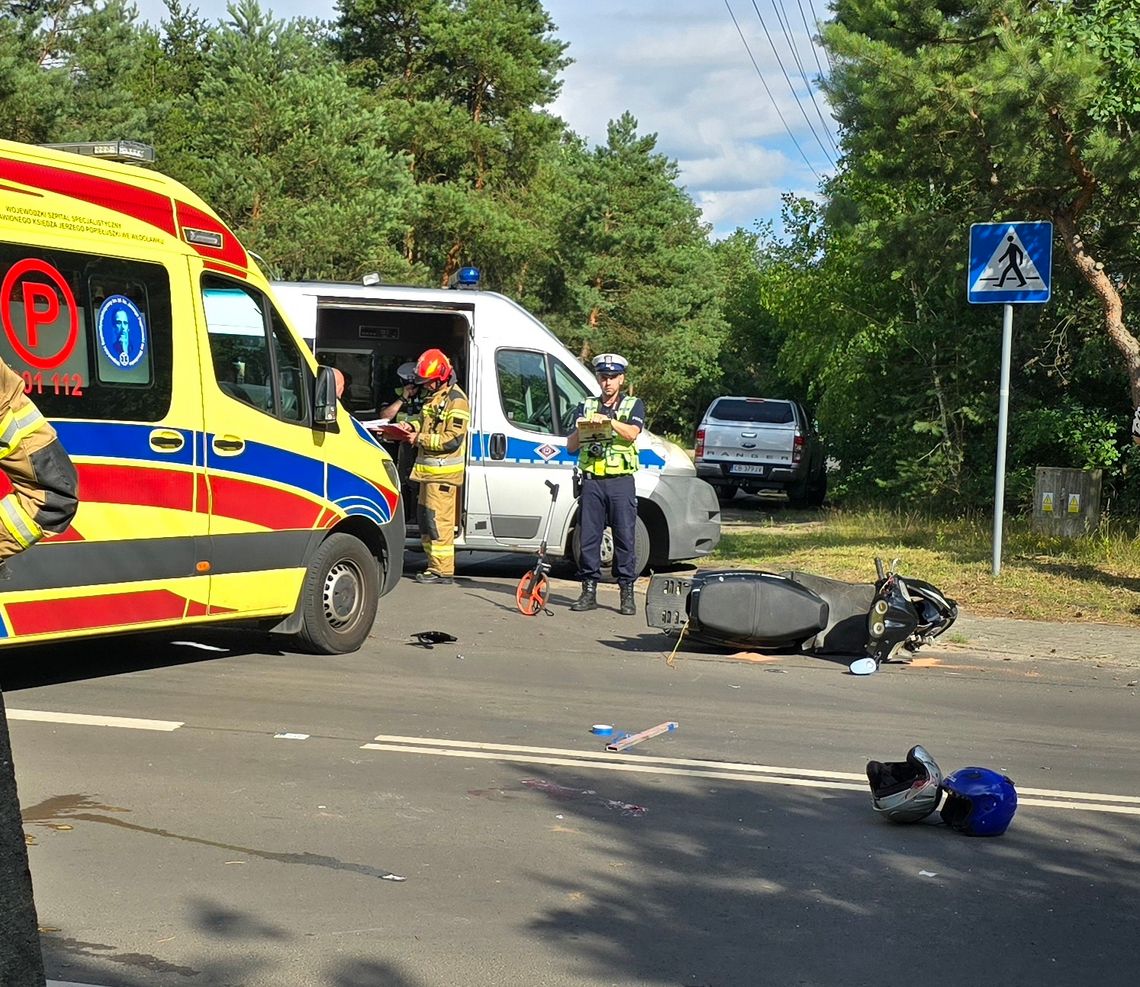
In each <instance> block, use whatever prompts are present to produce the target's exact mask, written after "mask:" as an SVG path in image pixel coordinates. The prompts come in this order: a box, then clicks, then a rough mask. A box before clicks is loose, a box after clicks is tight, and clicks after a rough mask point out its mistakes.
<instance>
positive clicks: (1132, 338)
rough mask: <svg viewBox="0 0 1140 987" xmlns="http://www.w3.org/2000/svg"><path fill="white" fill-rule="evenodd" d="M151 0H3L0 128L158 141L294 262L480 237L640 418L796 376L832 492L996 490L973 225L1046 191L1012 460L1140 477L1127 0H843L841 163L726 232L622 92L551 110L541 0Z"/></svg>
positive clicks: (1026, 213)
mask: <svg viewBox="0 0 1140 987" xmlns="http://www.w3.org/2000/svg"><path fill="white" fill-rule="evenodd" d="M166 3H167V15H166V17H165V18H164V19H163V21H162V23H161V24H160V25H159V26H158V27H152V26H150V25H147V24H142V23H139V21H138V18H137V14H136V11H135V8H134V7H133V5H132V4H131V3H129V2H127V0H7V2H5V3H3V6H2V7H0V135H3V136H4V137H9V138H14V139H17V140H23V141H30V142H37V143H46V142H60V141H66V140H94V139H105V138H110V137H118V138H123V139H134V140H142V141H146V142H148V143H151V144H153V145H154V147H155V148H156V151H157V155H158V164H159V167H160V168H162V170H164V171H166V172H167V173H169V174H171V175H173V176H174V177H176V178H179V179H181V180H182V181H184V182H186V184H188V185H189V186H190V187H192V188H193V189H195V190H196V191H197V192H199V193H200V194H201V195H202V196H203V197H204V198H205V199H206V200H207V201H209V202H210V203H211V204H212V205H213V206H214V207H215V208H216V209H218V211H219V212H220V213H221V215H222V216H223V218H225V219H226V221H227V222H228V223H230V225H231V226H233V228H234V229H235V231H236V232H237V233H238V235H239V236H240V237H241V238H242V240H243V242H245V243H246V244H247V245H248V246H249V247H250V248H251V249H252V250H254V251H256V252H257V253H258V255H259V256H261V257H263V258H265V259H266V261H267V263H268V266H269V268H270V270H271V272H272V273H273V274H276V275H279V276H287V277H296V278H310V277H312V278H335V279H356V278H358V277H359V276H360V275H361V274H362V273H364V272H367V271H373V270H375V271H378V272H380V273H381V274H382V275H384V276H385V277H386V278H388V279H392V280H401V281H405V282H409V283H421V284H440V283H443V282H445V281H446V279H447V277H448V275H449V274H450V273H451V272H453V271H454V270H455V269H456V268H457V267H458V266H460V265H461V264H468V263H474V264H477V265H478V266H479V267H481V268H482V269H483V272H484V277H485V283H486V284H487V286H488V287H491V288H494V289H497V290H501V291H504V292H505V293H507V294H508V295H510V296H511V297H514V298H516V299H518V300H519V301H520V302H521V303H522V304H524V305H526V306H527V307H528V308H529V309H531V310H532V311H535V312H536V313H537V314H539V315H540V316H541V317H542V318H543V319H544V321H546V323H547V324H548V325H550V326H551V327H552V329H553V330H554V331H555V332H556V333H557V334H558V335H559V336H560V337H561V338H562V339H563V340H564V341H566V342H567V344H568V345H569V346H571V348H572V349H574V350H575V351H577V352H578V353H579V354H580V355H581V356H582V358H583V359H587V358H588V357H589V356H591V355H593V354H595V353H597V352H600V351H604V350H618V351H620V352H622V353H624V354H625V355H626V356H627V357H629V358H630V360H631V373H630V379H631V382H632V384H633V385H634V387H635V388H636V390H637V391H638V393H639V394H641V396H643V397H644V398H645V399H646V402H647V405H648V407H649V411H650V416H651V424H652V426H653V427H655V428H657V429H659V430H667V431H672V432H677V433H681V434H691V432H692V429H693V426H694V424H695V422H696V420H697V419H698V418H699V416H700V414H701V412H702V411H703V409H704V407H705V406H706V405H707V403H708V401H709V400H710V399H711V398H712V397H714V396H716V395H717V394H719V393H726V392H736V393H752V394H764V395H771V396H785V397H794V398H798V399H800V400H802V401H805V402H806V403H807V404H808V405H809V407H812V408H814V409H815V410H816V412H817V417H818V420H819V423H820V425H821V428H822V429H823V431H824V433H825V436H826V438H827V439H828V441H829V445H830V452H831V455H832V457H833V459H834V460H836V461H837V462H838V464H839V467H840V468H839V470H838V471H837V475H836V476H835V477H834V479H833V483H832V489H833V490H834V491H836V492H837V493H838V494H840V495H842V494H844V493H847V494H860V495H873V496H879V497H889V498H892V499H896V500H897V499H898V498H900V497H906V498H912V499H917V500H920V501H921V502H923V503H927V504H929V503H942V504H947V505H950V506H952V507H953V506H956V507H966V506H970V505H974V504H979V503H983V502H984V501H985V500H986V499H987V497H988V496H989V495H990V494H989V492H990V491H991V490H992V484H993V460H994V433H995V429H996V417H997V391H998V359H999V346H1000V338H999V336H1000V331H999V323H1000V316H999V312H998V310H997V309H996V308H995V307H986V306H982V307H973V306H970V305H968V304H967V303H966V300H965V291H964V288H965V284H964V282H965V277H966V271H965V266H966V252H967V251H966V243H967V234H968V227H969V225H970V224H971V223H973V222H982V221H991V220H995V221H996V220H1005V219H1034V218H1044V219H1050V220H1052V221H1053V223H1054V225H1055V229H1056V231H1057V243H1056V253H1057V254H1058V262H1057V263H1056V264H1055V265H1054V279H1053V297H1052V300H1051V301H1050V303H1049V304H1048V305H1045V306H1022V307H1021V308H1020V309H1019V310H1018V314H1017V322H1016V333H1015V341H1014V353H1013V357H1014V368H1015V373H1014V387H1013V393H1012V396H1011V420H1010V442H1009V470H1008V482H1007V491H1008V493H1009V494H1010V496H1011V498H1012V499H1014V500H1015V502H1021V503H1024V502H1025V500H1026V498H1027V496H1028V492H1029V490H1030V488H1031V485H1032V481H1033V467H1034V466H1035V465H1038V464H1040V465H1054V466H1058V465H1059V466H1075V467H1087V468H1099V469H1103V470H1105V471H1106V474H1107V479H1108V486H1109V490H1110V491H1111V496H1112V497H1113V498H1114V503H1116V504H1117V505H1118V506H1120V507H1123V506H1124V505H1125V503H1126V502H1127V498H1128V497H1129V496H1131V497H1133V498H1134V499H1135V500H1136V501H1137V502H1138V505H1140V481H1138V480H1137V479H1136V473H1137V472H1138V471H1140V450H1137V449H1133V448H1132V447H1131V446H1129V445H1127V441H1126V440H1127V437H1126V425H1127V421H1128V417H1129V413H1130V408H1131V404H1130V402H1131V401H1137V400H1140V346H1138V345H1137V339H1136V329H1135V320H1134V318H1133V317H1132V315H1131V312H1130V308H1129V305H1130V300H1131V298H1132V295H1133V292H1134V288H1133V285H1134V284H1135V281H1136V277H1137V259H1136V258H1137V256H1138V252H1140V241H1138V237H1140V232H1138V231H1140V181H1138V180H1140V140H1137V139H1136V137H1137V134H1136V131H1137V125H1138V124H1140V6H1138V5H1137V4H1135V3H1134V2H1132V0H834V2H833V3H832V5H831V9H832V11H833V13H834V18H833V20H832V21H831V22H830V23H829V24H828V25H826V26H825V28H824V31H823V37H824V41H825V44H826V46H827V47H828V49H829V55H830V64H831V66H832V70H831V72H830V73H829V76H828V78H827V79H826V80H824V85H825V88H826V91H827V93H828V96H829V99H830V101H831V105H832V107H833V108H834V111H835V113H836V115H837V118H838V120H839V123H840V126H841V140H842V152H843V153H842V157H841V160H840V164H839V167H838V169H837V171H836V173H835V174H834V175H833V176H832V177H831V178H830V179H829V180H828V181H826V182H825V183H824V184H823V186H822V188H821V195H820V196H819V197H818V198H795V197H792V196H788V197H787V198H786V199H785V208H784V217H783V224H782V227H783V229H782V232H781V234H780V236H779V237H777V236H776V235H775V234H774V233H773V230H772V228H771V227H769V226H760V227H757V228H756V229H754V230H752V231H745V230H738V231H736V233H735V234H733V235H732V236H729V237H727V238H725V239H723V240H721V241H720V242H716V243H713V242H711V241H710V236H709V230H708V229H707V228H706V227H705V226H704V225H702V222H701V219H700V214H699V211H698V210H697V208H696V207H695V205H694V204H693V202H692V200H691V199H690V198H689V197H688V195H687V194H686V193H685V192H684V191H683V190H682V189H680V188H679V187H678V185H677V179H678V169H677V164H676V162H674V161H672V160H670V159H669V158H668V157H667V156H665V155H663V154H661V153H660V151H659V150H658V148H657V141H656V137H655V135H653V134H645V133H641V132H639V130H638V126H637V121H636V119H635V117H634V116H633V115H632V114H631V113H626V114H624V115H622V116H621V117H619V118H618V119H616V120H613V121H611V123H610V126H609V129H608V133H607V137H606V140H605V142H604V143H603V144H602V145H601V146H597V147H591V146H589V145H588V143H587V142H586V141H584V140H583V139H582V138H581V137H579V136H578V135H576V134H574V133H573V132H571V131H570V130H568V129H567V128H566V126H565V124H564V123H563V122H562V121H561V120H559V119H558V118H557V117H555V116H553V115H552V114H551V113H550V111H549V107H550V106H551V104H552V102H553V100H554V98H555V97H556V95H557V93H558V90H559V86H560V85H561V80H560V73H561V71H562V69H563V68H564V67H565V66H566V64H567V58H566V46H565V44H564V43H563V42H561V41H560V40H559V39H558V38H557V37H556V36H555V29H554V25H553V23H552V22H551V20H550V17H549V15H548V13H547V12H546V10H545V9H544V7H543V5H542V3H541V2H540V0H339V3H338V5H337V9H336V17H335V19H334V21H333V22H332V23H321V22H317V21H313V20H308V19H295V20H289V21H283V20H280V19H277V18H275V17H273V16H272V15H270V14H268V13H266V12H265V11H264V10H263V8H262V7H261V6H260V5H259V3H258V2H257V0H236V2H235V3H234V4H232V5H231V6H230V7H229V8H228V13H227V15H226V17H225V18H224V19H222V20H221V21H220V22H217V23H209V22H207V21H205V20H204V19H203V18H202V17H201V16H200V15H199V13H198V11H197V10H196V9H195V8H194V7H193V0H166ZM1130 388H1131V392H1132V393H1131V395H1130V394H1129V390H1130Z"/></svg>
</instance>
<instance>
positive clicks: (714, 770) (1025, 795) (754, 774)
mask: <svg viewBox="0 0 1140 987" xmlns="http://www.w3.org/2000/svg"><path fill="white" fill-rule="evenodd" d="M361 750H374V751H391V752H393V753H404V754H435V755H436V756H437V757H463V758H471V759H474V760H487V761H510V762H512V763H516V764H548V765H555V766H566V767H577V768H597V769H599V770H601V771H631V772H634V773H637V774H655V775H672V776H675V777H689V778H708V779H711V780H717V781H745V782H754V783H756V784H761V785H784V786H787V787H792V788H830V789H839V790H843V791H850V792H866V791H869V789H868V786H867V780H866V776H865V775H863V774H856V773H854V772H845V771H820V770H815V769H811V768H783V767H775V766H773V765H768V764H749V763H747V762H738V761H712V760H700V759H696V758H682V757H652V756H638V757H630V758H627V757H622V756H621V755H617V754H614V753H611V752H609V751H579V750H572V749H569V748H563V747H526V746H524V745H520V744H492V743H483V742H479V741H469V740H445V739H443V738H441V737H402V736H393V735H390V734H381V735H380V736H378V737H376V738H375V740H374V742H373V743H370V744H364V745H363V746H362V747H361ZM1018 804H1019V805H1032V806H1039V807H1043V808H1050V809H1078V810H1082V811H1085V812H1112V813H1117V814H1121V815H1132V816H1140V796H1137V795H1110V794H1104V793H1099V792H1068V791H1056V790H1053V789H1048V788H1023V789H1019V791H1018Z"/></svg>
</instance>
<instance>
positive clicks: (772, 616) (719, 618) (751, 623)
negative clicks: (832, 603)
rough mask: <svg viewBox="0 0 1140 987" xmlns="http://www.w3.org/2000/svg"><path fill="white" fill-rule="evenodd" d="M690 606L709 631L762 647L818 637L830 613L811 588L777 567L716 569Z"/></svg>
mask: <svg viewBox="0 0 1140 987" xmlns="http://www.w3.org/2000/svg"><path fill="white" fill-rule="evenodd" d="M689 606H690V619H693V620H695V621H696V622H697V623H698V624H699V625H700V627H701V630H702V632H704V633H705V634H708V635H710V636H715V637H719V638H721V639H723V640H725V641H732V642H736V643H740V644H744V645H748V644H752V645H753V646H758V647H777V646H781V645H786V644H792V643H795V644H799V643H800V642H802V641H804V640H805V639H808V638H811V637H814V636H815V635H816V634H817V633H818V632H819V631H820V630H821V629H822V628H823V627H824V626H825V625H826V624H827V614H828V606H827V603H826V602H824V601H823V600H822V599H821V598H820V597H819V596H817V595H816V594H815V593H813V592H812V591H811V590H810V589H808V588H807V587H806V586H801V585H799V584H797V583H795V582H792V581H791V580H789V579H786V578H785V577H783V576H777V575H776V574H775V573H773V572H721V573H710V574H709V575H708V576H707V577H706V578H705V579H703V580H701V581H699V582H695V583H694V585H693V592H692V596H691V598H690V603H689Z"/></svg>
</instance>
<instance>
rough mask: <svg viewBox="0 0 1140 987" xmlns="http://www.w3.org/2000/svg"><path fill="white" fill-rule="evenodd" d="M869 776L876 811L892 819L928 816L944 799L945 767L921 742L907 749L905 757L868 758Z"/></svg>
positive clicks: (902, 820)
mask: <svg viewBox="0 0 1140 987" xmlns="http://www.w3.org/2000/svg"><path fill="white" fill-rule="evenodd" d="M867 780H868V781H869V782H870V783H871V804H872V805H873V806H874V807H875V811H876V812H881V813H882V814H883V815H884V816H886V817H887V818H888V819H890V820H891V821H892V822H897V823H909V822H918V821H919V820H920V819H925V818H926V817H927V816H929V815H930V814H931V813H932V812H933V811H934V810H935V809H937V808H938V803H939V801H940V800H941V799H942V788H941V787H940V786H941V784H942V771H941V769H940V768H939V767H938V764H937V762H935V760H934V758H932V757H931V756H930V755H929V754H928V753H927V751H926V748H925V747H923V746H921V745H920V744H915V745H914V747H912V748H911V749H910V750H909V751H908V752H907V755H906V760H905V761H887V762H885V763H884V762H882V761H868V762H867Z"/></svg>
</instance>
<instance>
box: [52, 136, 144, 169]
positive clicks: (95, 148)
mask: <svg viewBox="0 0 1140 987" xmlns="http://www.w3.org/2000/svg"><path fill="white" fill-rule="evenodd" d="M40 146H41V147H47V148H50V149H52V150H53V151H71V152H72V153H73V154H85V155H87V156H88V157H92V158H103V159H104V160H106V161H122V162H124V163H126V164H154V148H153V147H151V146H150V145H149V144H140V143H139V142H138V141H74V142H72V143H68V144H41V145H40Z"/></svg>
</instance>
